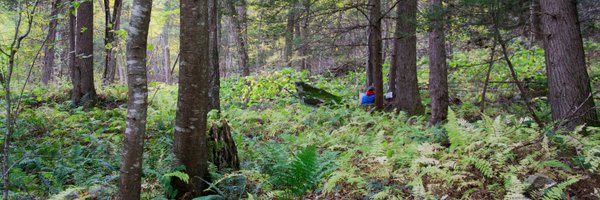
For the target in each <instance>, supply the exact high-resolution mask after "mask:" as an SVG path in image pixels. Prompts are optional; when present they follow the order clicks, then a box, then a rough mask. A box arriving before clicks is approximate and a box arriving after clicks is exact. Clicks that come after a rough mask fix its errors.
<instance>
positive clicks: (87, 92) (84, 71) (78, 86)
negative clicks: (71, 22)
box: [71, 1, 96, 106]
mask: <svg viewBox="0 0 600 200" xmlns="http://www.w3.org/2000/svg"><path fill="white" fill-rule="evenodd" d="M93 13H94V4H93V1H84V2H82V3H81V4H80V5H79V8H78V9H77V14H76V15H77V17H76V19H75V30H73V31H74V34H73V35H74V36H75V55H74V58H75V62H74V66H73V70H72V72H73V73H72V77H71V81H72V83H73V91H72V95H71V100H72V102H73V104H75V105H83V106H90V105H91V104H93V103H94V102H95V101H96V90H95V88H94V30H93V29H94V14H93Z"/></svg>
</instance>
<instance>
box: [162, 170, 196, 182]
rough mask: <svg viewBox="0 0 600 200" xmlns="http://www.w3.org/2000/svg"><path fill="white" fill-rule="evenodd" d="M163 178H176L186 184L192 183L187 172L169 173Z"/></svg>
mask: <svg viewBox="0 0 600 200" xmlns="http://www.w3.org/2000/svg"><path fill="white" fill-rule="evenodd" d="M163 177H164V178H171V177H176V178H178V179H179V180H181V181H183V182H185V183H188V182H189V181H190V176H189V175H187V174H186V173H185V172H180V171H174V172H171V173H167V174H165V175H163Z"/></svg>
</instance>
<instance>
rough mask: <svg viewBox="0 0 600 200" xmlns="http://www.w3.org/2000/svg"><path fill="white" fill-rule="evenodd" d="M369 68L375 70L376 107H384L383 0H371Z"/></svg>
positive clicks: (373, 75)
mask: <svg viewBox="0 0 600 200" xmlns="http://www.w3.org/2000/svg"><path fill="white" fill-rule="evenodd" d="M368 46H369V61H368V63H369V68H371V69H372V70H373V71H372V72H373V74H372V78H373V84H374V86H375V107H377V110H382V109H383V77H382V72H381V67H382V64H383V61H382V55H381V54H382V53H381V48H382V44H381V1H380V0H369V45H368Z"/></svg>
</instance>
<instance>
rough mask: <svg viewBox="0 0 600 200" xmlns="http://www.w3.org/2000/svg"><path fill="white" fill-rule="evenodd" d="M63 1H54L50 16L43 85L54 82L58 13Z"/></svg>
mask: <svg viewBox="0 0 600 200" xmlns="http://www.w3.org/2000/svg"><path fill="white" fill-rule="evenodd" d="M60 3H61V0H54V2H53V3H52V11H51V12H52V13H51V14H50V23H49V24H48V36H47V37H46V42H47V43H48V44H47V45H46V47H45V49H44V71H43V74H42V83H43V84H44V85H48V82H50V81H51V80H52V75H53V72H54V54H55V53H56V51H55V49H56V48H55V47H56V33H57V30H56V27H57V25H58V19H57V16H58V12H59V8H58V6H59V5H60Z"/></svg>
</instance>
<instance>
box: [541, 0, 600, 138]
mask: <svg viewBox="0 0 600 200" xmlns="http://www.w3.org/2000/svg"><path fill="white" fill-rule="evenodd" d="M540 7H541V10H542V13H543V15H542V24H543V30H544V49H545V50H546V51H545V54H546V55H545V57H546V70H547V73H548V86H549V90H550V91H549V93H548V101H549V103H550V107H551V110H552V119H554V120H556V121H560V122H562V123H564V124H563V125H564V127H566V128H568V129H573V128H575V127H576V126H577V125H581V124H585V123H587V124H588V125H598V118H597V115H596V110H595V109H594V101H593V98H591V97H590V95H591V87H590V79H589V76H588V73H587V70H586V63H585V55H584V50H583V41H582V39H581V31H580V27H579V21H578V18H577V6H576V1H572V0H541V1H540Z"/></svg>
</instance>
